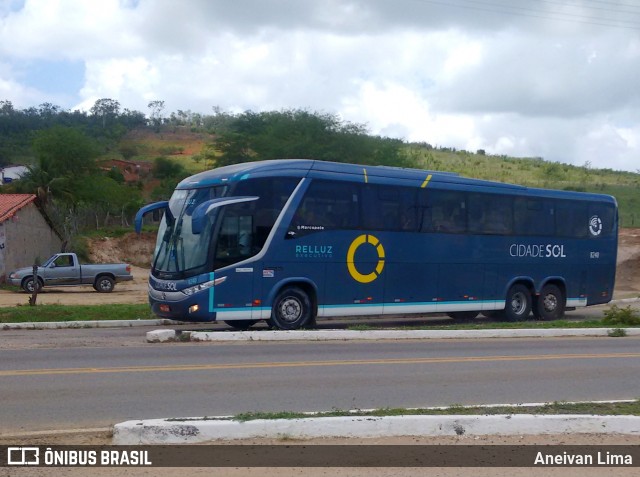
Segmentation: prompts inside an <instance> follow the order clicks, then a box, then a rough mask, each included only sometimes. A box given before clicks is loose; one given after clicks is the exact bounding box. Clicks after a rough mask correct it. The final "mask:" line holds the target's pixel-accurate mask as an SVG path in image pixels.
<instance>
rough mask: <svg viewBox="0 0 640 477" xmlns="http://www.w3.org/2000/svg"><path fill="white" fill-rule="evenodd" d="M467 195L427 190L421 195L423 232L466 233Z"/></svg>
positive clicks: (421, 227)
mask: <svg viewBox="0 0 640 477" xmlns="http://www.w3.org/2000/svg"><path fill="white" fill-rule="evenodd" d="M466 207H467V206H466V200H465V195H464V193H462V192H457V191H444V190H436V189H432V190H427V191H423V192H421V194H420V210H421V215H422V217H421V220H420V222H421V225H420V230H421V231H422V232H442V233H465V232H466V230H467V209H466Z"/></svg>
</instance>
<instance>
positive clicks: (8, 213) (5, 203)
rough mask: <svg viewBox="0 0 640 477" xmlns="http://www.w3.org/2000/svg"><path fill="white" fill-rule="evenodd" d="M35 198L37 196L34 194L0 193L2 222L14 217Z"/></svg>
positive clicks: (0, 221)
mask: <svg viewBox="0 0 640 477" xmlns="http://www.w3.org/2000/svg"><path fill="white" fill-rule="evenodd" d="M34 200H36V196H35V195H33V194H0V223H2V222H4V221H5V220H7V219H10V218H11V217H13V216H14V215H15V213H16V212H17V211H19V210H20V209H22V208H23V207H25V206H26V205H28V204H30V203H31V202H33V201H34Z"/></svg>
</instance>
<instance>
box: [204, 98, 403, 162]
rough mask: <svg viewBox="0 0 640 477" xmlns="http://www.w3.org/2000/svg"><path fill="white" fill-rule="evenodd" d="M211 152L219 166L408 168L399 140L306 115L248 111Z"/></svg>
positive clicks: (303, 112)
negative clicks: (307, 162)
mask: <svg viewBox="0 0 640 477" xmlns="http://www.w3.org/2000/svg"><path fill="white" fill-rule="evenodd" d="M213 147H214V148H215V149H216V150H217V151H218V152H220V156H219V157H218V158H217V160H216V163H217V165H218V166H222V165H229V164H236V163H239V162H247V161H256V160H265V159H304V158H313V159H321V160H328V161H339V162H354V163H359V164H374V165H375V164H384V165H392V166H411V165H412V164H413V161H412V160H411V159H409V157H408V156H406V155H404V154H403V153H402V147H403V142H402V141H401V140H399V139H390V138H383V137H379V136H371V135H369V133H368V131H367V129H366V127H365V126H364V125H360V124H354V123H346V122H343V121H341V120H340V119H339V118H338V116H336V115H333V114H326V113H314V112H309V111H306V110H287V111H277V112H263V113H254V112H251V111H247V112H245V113H243V114H241V115H239V116H237V117H236V118H235V120H233V121H232V122H230V123H229V124H228V125H227V128H226V130H225V132H223V133H222V134H220V135H219V136H218V137H217V138H216V140H215V142H214V144H213Z"/></svg>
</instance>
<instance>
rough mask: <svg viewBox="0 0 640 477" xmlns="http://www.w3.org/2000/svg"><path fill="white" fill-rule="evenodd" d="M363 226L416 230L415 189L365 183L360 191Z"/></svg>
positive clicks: (378, 228) (375, 228)
mask: <svg viewBox="0 0 640 477" xmlns="http://www.w3.org/2000/svg"><path fill="white" fill-rule="evenodd" d="M362 202H363V205H362V214H363V226H364V228H365V229H370V230H390V231H403V232H414V231H416V230H417V224H418V222H417V208H416V189H415V188H409V187H394V186H381V185H376V184H370V185H366V186H365V187H364V188H363V191H362Z"/></svg>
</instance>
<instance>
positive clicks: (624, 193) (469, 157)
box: [407, 145, 640, 227]
mask: <svg viewBox="0 0 640 477" xmlns="http://www.w3.org/2000/svg"><path fill="white" fill-rule="evenodd" d="M407 154H409V155H410V156H411V157H412V158H414V160H415V161H416V162H417V163H418V164H419V166H420V167H422V168H424V169H429V170H435V171H450V172H457V173H459V174H461V175H463V176H466V177H474V178H479V179H487V180H494V181H499V182H508V183H512V184H520V185H525V186H529V187H541V188H545V189H560V190H575V191H583V192H596V193H600V194H609V195H613V196H614V197H615V198H616V199H617V201H618V205H619V208H620V223H621V225H622V226H623V227H640V174H637V173H634V172H621V171H613V170H611V169H592V168H591V167H589V166H583V167H578V166H572V165H568V164H561V163H557V162H547V161H544V160H542V159H540V158H514V157H507V156H491V155H484V154H474V153H470V152H467V151H455V152H454V151H446V150H435V149H430V148H427V147H424V146H417V145H408V146H407Z"/></svg>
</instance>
